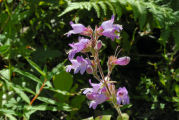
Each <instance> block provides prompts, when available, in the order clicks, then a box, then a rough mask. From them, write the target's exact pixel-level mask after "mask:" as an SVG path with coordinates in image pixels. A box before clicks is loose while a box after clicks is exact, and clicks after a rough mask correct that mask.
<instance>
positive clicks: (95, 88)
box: [83, 80, 108, 109]
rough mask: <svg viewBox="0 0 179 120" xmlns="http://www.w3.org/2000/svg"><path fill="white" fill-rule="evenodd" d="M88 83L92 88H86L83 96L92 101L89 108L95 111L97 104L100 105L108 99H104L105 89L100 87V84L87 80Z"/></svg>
mask: <svg viewBox="0 0 179 120" xmlns="http://www.w3.org/2000/svg"><path fill="white" fill-rule="evenodd" d="M89 83H90V85H91V86H92V88H86V90H85V91H84V92H83V94H86V97H87V98H88V99H89V100H92V101H91V102H90V105H89V108H91V107H92V108H93V109H96V107H97V105H98V104H101V103H103V102H105V101H106V100H108V97H106V95H105V92H106V90H105V89H106V88H105V87H103V86H102V85H103V84H102V83H99V84H95V83H91V80H89Z"/></svg>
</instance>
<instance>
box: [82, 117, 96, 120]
mask: <svg viewBox="0 0 179 120" xmlns="http://www.w3.org/2000/svg"><path fill="white" fill-rule="evenodd" d="M82 120H94V119H93V117H89V118H85V119H82Z"/></svg>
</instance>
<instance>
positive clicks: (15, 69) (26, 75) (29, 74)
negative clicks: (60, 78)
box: [13, 68, 42, 84]
mask: <svg viewBox="0 0 179 120" xmlns="http://www.w3.org/2000/svg"><path fill="white" fill-rule="evenodd" d="M13 71H14V72H17V73H19V74H21V75H23V76H25V77H28V78H30V79H31V80H33V81H35V82H37V83H41V84H42V81H41V80H40V79H39V78H37V77H36V76H34V75H33V74H31V73H29V72H25V71H22V70H20V69H18V68H14V69H13Z"/></svg>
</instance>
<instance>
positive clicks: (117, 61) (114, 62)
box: [108, 56, 130, 66]
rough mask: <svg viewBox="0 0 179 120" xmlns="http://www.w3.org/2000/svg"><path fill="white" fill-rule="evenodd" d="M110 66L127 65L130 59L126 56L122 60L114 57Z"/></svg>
mask: <svg viewBox="0 0 179 120" xmlns="http://www.w3.org/2000/svg"><path fill="white" fill-rule="evenodd" d="M108 62H109V64H111V65H122V66H123V65H127V64H129V62H130V57H127V56H124V57H120V58H116V57H114V56H111V57H109V61H108Z"/></svg>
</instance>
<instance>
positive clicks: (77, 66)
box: [66, 56, 91, 74]
mask: <svg viewBox="0 0 179 120" xmlns="http://www.w3.org/2000/svg"><path fill="white" fill-rule="evenodd" d="M70 61H71V63H72V65H67V67H66V72H70V71H71V69H74V74H76V73H78V72H80V73H81V74H84V72H85V71H86V69H87V66H88V65H91V62H90V60H89V59H84V58H83V57H82V56H81V57H79V56H78V57H77V58H76V60H75V59H72V60H70Z"/></svg>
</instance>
